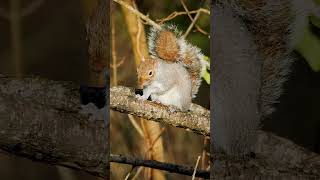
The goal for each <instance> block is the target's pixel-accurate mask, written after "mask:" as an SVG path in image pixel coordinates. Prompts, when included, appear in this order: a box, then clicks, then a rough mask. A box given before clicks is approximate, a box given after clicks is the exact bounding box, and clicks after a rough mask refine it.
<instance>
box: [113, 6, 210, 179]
mask: <svg viewBox="0 0 320 180" xmlns="http://www.w3.org/2000/svg"><path fill="white" fill-rule="evenodd" d="M126 2H128V3H129V4H130V3H131V5H132V6H133V7H135V6H136V8H137V9H138V10H139V11H140V12H141V13H143V14H144V15H148V17H149V18H150V19H151V20H153V21H156V22H157V23H161V21H157V20H161V19H163V18H166V17H168V16H169V15H170V14H171V13H173V12H185V9H184V7H183V5H182V2H184V3H185V6H186V7H187V9H188V10H189V11H193V10H198V9H199V8H205V9H207V10H210V4H209V3H210V1H209V0H189V1H182V2H181V1H180V0H174V1H172V0H161V1H147V0H137V1H135V2H136V3H135V4H132V1H126ZM124 11H126V10H125V9H123V8H122V7H121V6H120V5H119V4H117V3H114V2H112V3H111V16H112V17H111V18H112V21H113V23H112V25H113V27H112V31H113V33H112V34H113V35H112V38H113V42H112V44H113V45H114V46H113V47H114V49H113V54H114V56H113V57H116V61H115V62H111V64H110V75H111V76H110V81H111V86H114V85H122V86H128V87H134V88H137V74H136V60H135V52H134V47H133V46H134V45H132V43H131V39H130V34H129V33H128V26H131V25H132V24H133V26H134V25H135V24H137V22H133V21H134V20H133V19H130V20H129V21H128V19H129V18H130V17H128V16H127V15H126V14H124ZM126 13H127V14H129V16H131V17H132V16H135V15H134V14H132V13H131V12H126ZM192 17H195V14H192ZM191 22H192V21H191V20H190V18H189V17H188V15H186V14H184V15H180V16H177V17H175V18H173V19H170V20H168V21H166V23H172V24H175V25H176V26H177V27H178V29H179V30H181V31H182V32H185V31H186V30H187V29H188V27H189V25H190V24H191ZM142 25H143V26H142V27H144V28H143V30H144V33H145V34H148V32H149V28H150V26H149V25H146V24H143V23H142ZM196 25H197V27H199V28H201V29H200V31H201V30H203V32H199V30H198V29H197V28H196V27H194V28H192V31H191V32H190V33H189V34H188V36H187V38H186V39H187V40H188V41H189V42H190V43H191V44H193V45H196V46H198V47H199V48H200V49H201V51H202V53H203V54H204V55H206V56H208V57H210V39H209V33H210V15H208V14H205V13H201V14H200V16H199V19H198V20H197V21H196ZM132 29H133V28H132V27H131V30H132ZM206 33H208V34H206ZM141 34H142V33H141ZM144 37H145V36H144ZM141 46H143V45H141ZM113 60H114V59H113ZM209 88H210V86H209V85H208V84H207V83H206V82H205V81H203V83H202V85H201V87H200V91H199V93H198V95H197V98H195V99H194V103H196V104H200V105H201V106H203V107H205V108H207V109H210V107H209V104H210V101H209V97H210V91H209ZM144 121H145V120H142V121H141V120H140V119H139V118H134V117H133V118H132V117H131V118H129V117H128V115H126V114H121V113H118V112H115V111H111V114H110V138H111V145H110V146H111V151H110V152H111V153H113V154H122V155H125V156H129V157H136V158H139V159H146V158H147V157H148V158H150V156H151V157H152V158H153V159H155V160H159V161H165V162H169V163H174V164H180V165H186V166H195V164H196V161H197V158H198V156H201V155H202V154H203V153H204V154H205V156H203V157H205V158H204V159H203V160H200V164H199V167H200V168H201V169H207V168H208V159H207V157H208V156H207V153H209V152H210V150H209V140H208V139H206V140H205V139H204V137H203V136H201V135H197V134H194V133H192V132H188V131H185V130H184V129H180V128H175V127H171V126H167V125H163V124H161V125H154V124H151V125H149V124H145V122H144ZM135 126H138V128H136V127H135ZM148 127H150V129H151V130H150V129H149V130H148ZM139 129H140V130H139ZM139 131H140V132H142V133H139ZM158 135H161V137H160V138H159V139H157V137H158ZM152 138H154V139H156V142H157V143H154V146H153V149H152V151H151V152H150V151H148V149H149V147H150V141H151V144H152V142H154V141H152ZM150 139H151V140H150ZM150 154H151V155H150ZM162 172H163V174H160V175H159V173H154V174H153V173H152V175H150V174H148V170H146V168H138V167H137V168H134V169H132V167H131V166H130V165H124V164H116V163H111V179H125V177H126V176H127V175H128V174H129V173H131V175H130V178H133V179H150V177H151V178H152V179H160V180H161V179H164V177H165V178H166V179H168V180H169V179H179V180H180V179H181V180H182V179H191V177H190V176H183V175H177V174H174V173H167V172H164V171H162ZM130 178H129V179H130Z"/></svg>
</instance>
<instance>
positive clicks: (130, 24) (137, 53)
mask: <svg viewBox="0 0 320 180" xmlns="http://www.w3.org/2000/svg"><path fill="white" fill-rule="evenodd" d="M125 2H126V3H128V4H129V5H131V6H132V7H136V4H135V1H132V0H125ZM121 8H122V12H123V14H124V17H125V21H126V24H127V28H128V32H129V35H130V38H131V44H132V49H133V54H134V57H135V62H136V66H138V65H139V64H140V62H141V59H142V57H141V56H144V57H148V47H147V43H146V35H145V31H144V26H143V24H142V23H141V21H140V20H139V19H138V18H137V16H135V15H134V14H132V13H131V12H130V11H128V9H126V8H124V7H122V6H121ZM139 28H140V29H139ZM139 31H140V38H139V40H138V38H137V36H138V33H139ZM138 44H139V45H138ZM138 46H139V47H138ZM141 124H142V127H143V129H144V135H145V136H144V137H145V139H144V141H145V149H144V150H147V149H149V147H150V146H151V145H152V144H153V147H152V149H151V150H150V151H148V152H147V154H146V156H147V158H149V159H154V160H157V161H164V151H163V143H162V138H161V137H160V138H157V137H158V136H159V135H160V134H161V127H160V125H159V123H156V122H151V121H146V120H144V119H141ZM154 141H156V142H154ZM145 172H146V173H147V174H149V175H148V176H149V178H151V179H156V180H164V179H165V176H164V174H163V172H161V171H159V170H154V169H150V168H146V171H145Z"/></svg>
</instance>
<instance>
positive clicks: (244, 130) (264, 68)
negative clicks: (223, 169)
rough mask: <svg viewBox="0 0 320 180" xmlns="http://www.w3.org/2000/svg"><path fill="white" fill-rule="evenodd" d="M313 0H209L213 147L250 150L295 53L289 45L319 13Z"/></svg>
mask: <svg viewBox="0 0 320 180" xmlns="http://www.w3.org/2000/svg"><path fill="white" fill-rule="evenodd" d="M315 7H316V6H315V4H314V2H313V1H312V0H215V1H213V3H212V12H213V15H212V18H213V19H212V21H211V22H212V24H211V25H212V31H213V37H212V38H211V40H212V43H211V44H212V46H211V48H212V53H213V59H214V60H213V61H212V68H211V69H213V71H212V72H213V73H212V74H211V79H212V82H213V86H212V90H211V93H212V101H211V103H212V107H213V108H212V109H213V113H212V116H211V118H212V120H211V125H210V126H211V132H212V133H211V137H212V149H213V151H215V152H223V153H226V154H228V155H231V156H242V157H243V156H245V155H249V154H251V152H254V147H255V143H256V142H257V133H258V130H259V128H260V127H261V125H262V123H263V121H264V120H267V119H268V118H271V116H270V115H271V114H272V113H273V112H274V111H275V106H276V104H277V103H279V98H280V96H281V94H282V91H283V85H284V83H285V82H286V81H287V79H288V76H289V75H290V69H291V65H292V63H293V62H294V61H295V59H296V58H297V56H296V54H295V52H294V47H295V45H297V43H298V42H299V40H300V39H301V38H302V36H303V33H304V32H303V31H304V28H305V27H306V26H307V25H308V16H310V15H316V16H318V15H319V11H318V10H317V9H316V8H315Z"/></svg>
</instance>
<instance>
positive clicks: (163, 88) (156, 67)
mask: <svg viewBox="0 0 320 180" xmlns="http://www.w3.org/2000/svg"><path fill="white" fill-rule="evenodd" d="M148 45H149V53H150V55H151V56H150V57H149V58H143V60H142V63H141V64H140V65H139V66H138V69H137V73H138V84H139V85H140V86H141V87H142V88H143V95H142V96H138V97H139V98H140V99H148V97H149V96H151V100H152V101H156V102H159V103H161V104H164V105H168V106H169V107H170V108H171V109H170V110H174V108H178V109H179V110H181V111H187V110H189V108H190V105H191V101H192V98H193V97H195V96H196V94H197V92H198V89H199V86H200V84H201V73H202V70H203V68H205V60H203V55H202V54H201V51H200V49H199V48H197V47H195V46H193V45H191V44H189V43H188V42H187V41H186V40H185V39H184V38H183V37H182V36H181V32H179V31H178V29H177V27H176V26H174V25H162V26H161V29H157V28H154V27H152V28H151V31H150V33H149V38H148Z"/></svg>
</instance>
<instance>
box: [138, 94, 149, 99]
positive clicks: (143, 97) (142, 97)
mask: <svg viewBox="0 0 320 180" xmlns="http://www.w3.org/2000/svg"><path fill="white" fill-rule="evenodd" d="M136 98H137V99H139V100H147V99H148V97H146V96H144V95H142V96H141V95H140V94H136Z"/></svg>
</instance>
